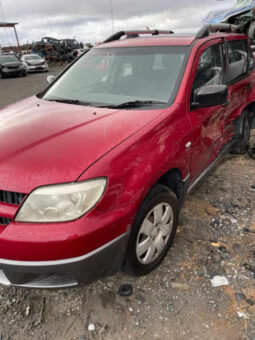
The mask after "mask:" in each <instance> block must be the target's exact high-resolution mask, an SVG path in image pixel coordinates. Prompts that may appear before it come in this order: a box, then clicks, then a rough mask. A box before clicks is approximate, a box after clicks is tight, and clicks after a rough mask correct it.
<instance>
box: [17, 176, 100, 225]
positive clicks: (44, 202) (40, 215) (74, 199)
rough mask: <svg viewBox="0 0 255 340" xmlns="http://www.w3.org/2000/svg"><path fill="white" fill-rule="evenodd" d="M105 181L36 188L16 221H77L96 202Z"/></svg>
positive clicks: (98, 180) (22, 207) (96, 180)
mask: <svg viewBox="0 0 255 340" xmlns="http://www.w3.org/2000/svg"><path fill="white" fill-rule="evenodd" d="M106 184H107V180H106V178H99V179H94V180H91V181H86V182H80V183H79V182H78V183H68V184H59V185H50V186H45V187H41V188H38V189H35V190H34V191H32V192H31V194H30V195H29V196H28V197H27V199H26V200H25V201H24V203H23V205H22V206H21V208H20V210H19V211H18V214H17V216H16V218H15V221H16V222H35V223H36V222H37V223H49V222H64V221H72V220H75V219H77V218H79V217H81V216H82V215H84V214H85V213H86V212H88V211H89V210H90V209H92V208H93V207H94V206H95V205H96V203H97V202H98V201H99V200H100V198H101V197H102V195H103V193H104V190H105V188H106Z"/></svg>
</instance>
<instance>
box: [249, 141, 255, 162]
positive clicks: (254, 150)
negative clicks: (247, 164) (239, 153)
mask: <svg viewBox="0 0 255 340" xmlns="http://www.w3.org/2000/svg"><path fill="white" fill-rule="evenodd" d="M248 154H249V156H250V157H251V158H253V159H255V144H254V145H253V146H251V147H249V149H248Z"/></svg>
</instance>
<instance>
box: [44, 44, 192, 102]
mask: <svg viewBox="0 0 255 340" xmlns="http://www.w3.org/2000/svg"><path fill="white" fill-rule="evenodd" d="M187 49H188V47H186V46H185V47H182V46H155V47H129V48H94V49H92V50H90V51H89V52H88V53H86V54H85V55H84V56H83V57H82V58H81V59H79V60H78V61H77V62H76V63H75V64H74V65H73V66H72V67H71V68H70V69H69V70H68V71H67V72H65V73H64V74H63V76H62V77H61V78H60V79H59V80H58V81H57V82H56V83H55V84H53V86H52V87H50V89H49V90H48V91H47V92H46V93H45V94H44V96H43V98H44V99H47V100H54V99H55V100H59V99H60V100H61V99H65V100H74V101H79V102H86V103H88V104H89V105H94V106H97V105H98V106H100V105H104V106H107V105H109V106H111V105H112V106H114V105H120V104H122V103H125V102H130V101H155V102H156V101H160V102H163V103H168V101H169V99H170V97H171V95H172V94H173V91H174V89H175V86H176V83H177V79H178V76H179V74H180V70H181V66H182V63H183V60H184V57H185V54H186V53H187Z"/></svg>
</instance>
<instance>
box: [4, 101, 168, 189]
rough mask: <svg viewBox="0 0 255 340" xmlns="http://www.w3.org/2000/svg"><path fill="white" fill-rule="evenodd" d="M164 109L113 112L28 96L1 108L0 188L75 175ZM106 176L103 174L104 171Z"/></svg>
mask: <svg viewBox="0 0 255 340" xmlns="http://www.w3.org/2000/svg"><path fill="white" fill-rule="evenodd" d="M162 111H163V110H119V109H118V110H116V109H105V108H95V107H94V108H93V107H87V106H77V105H70V104H63V103H56V102H49V101H46V100H42V99H38V98H37V97H31V98H28V99H26V100H23V101H21V102H18V103H16V104H12V105H10V106H7V107H5V108H3V109H0V144H1V146H2V147H1V148H0V190H8V191H14V192H15V191H16V192H22V193H29V192H30V191H31V190H32V189H34V188H36V187H38V186H41V185H47V184H53V183H64V182H71V181H75V180H77V178H78V177H79V176H80V175H81V173H82V172H84V171H85V170H86V169H87V168H88V167H90V166H91V165H92V164H93V163H94V162H96V161H97V160H98V159H99V158H101V157H102V156H104V154H106V153H108V152H109V151H110V150H112V149H113V148H115V147H117V146H118V144H120V143H121V142H123V141H124V140H125V139H127V138H128V137H129V136H131V135H132V134H134V133H135V132H137V131H138V130H139V129H141V128H142V127H144V126H145V125H147V124H148V123H149V122H150V121H152V120H153V119H154V118H155V117H157V116H158V115H159V114H160V113H161V112H162ZM106 175H107V174H106Z"/></svg>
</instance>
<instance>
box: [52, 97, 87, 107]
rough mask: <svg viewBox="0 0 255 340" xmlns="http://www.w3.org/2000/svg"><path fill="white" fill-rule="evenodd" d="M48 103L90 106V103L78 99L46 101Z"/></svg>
mask: <svg viewBox="0 0 255 340" xmlns="http://www.w3.org/2000/svg"><path fill="white" fill-rule="evenodd" d="M47 100H48V101H50V102H57V103H65V104H74V105H85V106H87V105H91V104H92V103H90V102H82V101H80V100H78V99H65V98H59V99H47Z"/></svg>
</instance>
